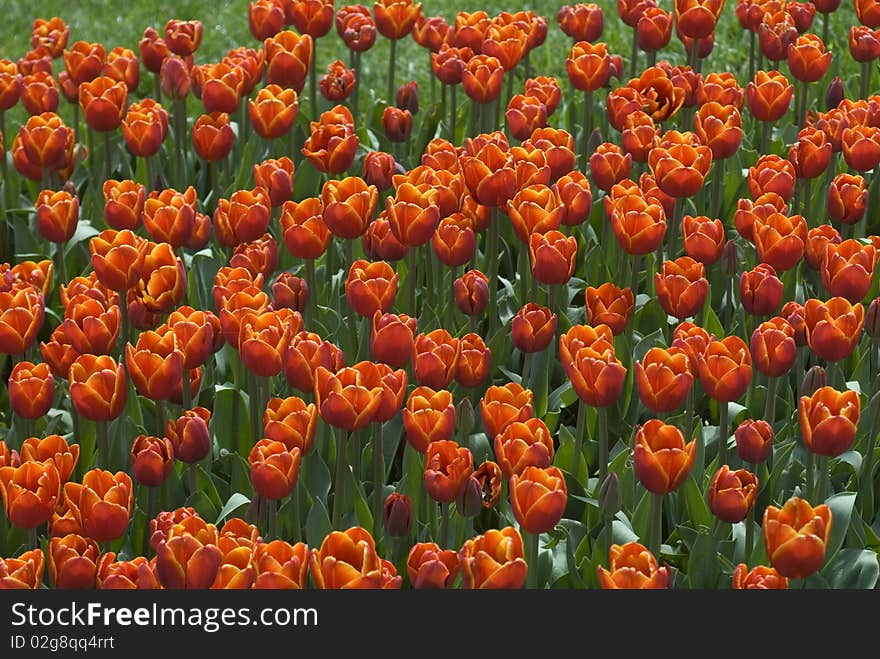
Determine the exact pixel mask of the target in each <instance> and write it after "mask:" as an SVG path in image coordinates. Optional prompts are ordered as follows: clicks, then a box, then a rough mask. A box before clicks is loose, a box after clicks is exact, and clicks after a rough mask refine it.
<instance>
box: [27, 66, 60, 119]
mask: <svg viewBox="0 0 880 659" xmlns="http://www.w3.org/2000/svg"><path fill="white" fill-rule="evenodd" d="M21 85H22V87H21V104H22V105H24V108H25V110H27V111H28V114H31V115H34V114H41V113H43V112H55V111H57V110H58V88H57V87H56V86H55V80H54V79H53V78H52V76H51V75H50V74H49V73H47V72H45V71H35V72H34V73H32V74H30V75H26V76H24V77H23V78H22V80H21Z"/></svg>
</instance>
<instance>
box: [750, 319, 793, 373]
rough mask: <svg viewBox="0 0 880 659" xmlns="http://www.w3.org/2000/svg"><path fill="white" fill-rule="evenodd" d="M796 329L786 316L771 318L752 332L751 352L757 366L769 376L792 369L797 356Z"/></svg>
mask: <svg viewBox="0 0 880 659" xmlns="http://www.w3.org/2000/svg"><path fill="white" fill-rule="evenodd" d="M794 334H795V330H794V327H792V325H791V323H789V322H788V321H787V320H785V319H784V318H780V317H778V316H777V317H776V318H771V319H770V320H769V321H767V322H764V323H761V324H760V325H759V326H758V327H757V329H755V331H754V332H753V333H752V338H751V344H750V352H751V356H752V360H753V361H754V364H755V368H757V369H758V370H759V371H761V373H763V374H764V375H766V376H767V377H779V376H781V375H785V374H786V373H788V371H789V370H791V367H792V366H793V365H794V361H795V358H796V357H797V344H796V343H795V338H794Z"/></svg>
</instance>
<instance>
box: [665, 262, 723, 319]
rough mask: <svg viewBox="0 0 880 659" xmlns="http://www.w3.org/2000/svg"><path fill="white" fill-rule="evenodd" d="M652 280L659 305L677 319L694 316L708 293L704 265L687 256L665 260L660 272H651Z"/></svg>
mask: <svg viewBox="0 0 880 659" xmlns="http://www.w3.org/2000/svg"><path fill="white" fill-rule="evenodd" d="M654 284H655V286H656V289H657V299H658V301H659V302H660V306H661V307H663V310H664V311H666V313H668V314H670V315H672V316H675V317H676V318H679V319H684V318H688V317H690V316H694V315H695V314H696V313H697V312H698V311H699V310H700V309H701V308H702V306H703V304H705V302H706V296H707V295H708V293H709V281H708V280H707V279H706V275H705V266H704V265H703V264H702V263H700V262H699V261H695V260H694V259H692V258H691V257H689V256H682V257H679V258H677V259H676V260H675V261H664V262H663V265H662V266H661V270H660V272H658V273H655V274H654Z"/></svg>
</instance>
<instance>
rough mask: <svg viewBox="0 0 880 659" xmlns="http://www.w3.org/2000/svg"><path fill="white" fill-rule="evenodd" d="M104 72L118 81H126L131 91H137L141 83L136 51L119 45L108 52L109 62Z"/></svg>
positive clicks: (126, 85) (127, 87)
mask: <svg viewBox="0 0 880 659" xmlns="http://www.w3.org/2000/svg"><path fill="white" fill-rule="evenodd" d="M102 73H103V74H104V75H105V76H107V77H108V78H113V80H116V81H117V82H124V83H125V87H126V89H127V90H128V92H129V93H131V92H133V91H135V90H136V89H137V87H138V85H139V84H140V80H141V70H140V62H139V61H138V58H137V56H136V55H135V54H134V51H133V50H131V49H129V48H123V47H121V46H117V47H116V48H114V49H113V50H111V51H110V52H109V53H107V62H106V63H105V64H104V68H103V70H102Z"/></svg>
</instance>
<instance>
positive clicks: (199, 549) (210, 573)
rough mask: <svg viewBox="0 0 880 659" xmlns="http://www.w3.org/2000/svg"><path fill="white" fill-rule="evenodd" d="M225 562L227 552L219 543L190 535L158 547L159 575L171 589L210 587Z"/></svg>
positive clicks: (163, 584) (157, 562) (177, 537)
mask: <svg viewBox="0 0 880 659" xmlns="http://www.w3.org/2000/svg"><path fill="white" fill-rule="evenodd" d="M222 560H223V553H222V552H221V551H220V549H219V548H218V547H217V546H216V545H215V544H209V543H203V542H201V541H200V540H199V539H198V538H196V537H195V536H193V535H191V534H188V533H187V534H184V535H178V536H174V537H172V538H170V539H168V540H165V541H161V542H159V543H158V544H157V545H156V575H157V576H158V578H159V582H160V583H161V584H162V587H163V588H165V589H169V590H182V589H192V590H201V589H206V588H209V587H210V586H211V584H213V583H214V580H215V579H216V578H217V574H218V573H219V570H220V565H221V562H222Z"/></svg>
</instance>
